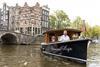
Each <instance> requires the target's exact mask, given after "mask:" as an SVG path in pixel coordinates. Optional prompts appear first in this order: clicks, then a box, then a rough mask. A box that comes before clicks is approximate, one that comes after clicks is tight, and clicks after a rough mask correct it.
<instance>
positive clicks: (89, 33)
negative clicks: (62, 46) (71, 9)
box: [49, 10, 100, 38]
mask: <svg viewBox="0 0 100 67" xmlns="http://www.w3.org/2000/svg"><path fill="white" fill-rule="evenodd" d="M49 22H50V28H53V29H61V28H67V27H71V28H76V29H79V30H81V29H82V27H83V23H84V21H83V20H82V18H81V17H79V16H78V17H76V19H75V20H74V21H73V22H72V23H71V22H70V19H69V17H68V15H67V14H66V13H65V12H64V11H63V10H56V11H55V12H54V14H52V15H50V17H49ZM85 27H86V31H85V32H83V33H82V34H83V35H84V36H85V37H89V38H94V37H97V38H98V37H99V36H100V26H97V25H96V26H94V27H91V26H90V25H89V24H88V23H87V22H85Z"/></svg>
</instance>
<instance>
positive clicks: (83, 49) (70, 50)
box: [41, 39, 89, 63]
mask: <svg viewBox="0 0 100 67" xmlns="http://www.w3.org/2000/svg"><path fill="white" fill-rule="evenodd" d="M88 42H89V39H84V40H72V41H68V42H57V43H49V44H42V45H41V51H42V52H43V53H44V54H46V55H52V56H58V57H61V58H65V59H72V60H76V61H82V62H84V63H86V60H87V46H88ZM54 44H57V45H58V46H67V48H66V51H62V53H61V55H59V54H54V53H50V52H48V51H46V49H47V47H49V46H48V45H54Z"/></svg>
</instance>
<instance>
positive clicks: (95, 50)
mask: <svg viewBox="0 0 100 67" xmlns="http://www.w3.org/2000/svg"><path fill="white" fill-rule="evenodd" d="M87 67H100V44H92V45H90V47H89V48H88V62H87Z"/></svg>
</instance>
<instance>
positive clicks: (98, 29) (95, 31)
mask: <svg viewBox="0 0 100 67" xmlns="http://www.w3.org/2000/svg"><path fill="white" fill-rule="evenodd" d="M99 36H100V26H97V25H96V26H94V27H93V28H92V37H97V39H98V37H99Z"/></svg>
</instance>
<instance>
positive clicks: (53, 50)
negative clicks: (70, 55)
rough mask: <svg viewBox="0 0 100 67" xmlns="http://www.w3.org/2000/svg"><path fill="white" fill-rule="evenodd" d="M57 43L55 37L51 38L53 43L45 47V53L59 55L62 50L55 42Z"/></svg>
mask: <svg viewBox="0 0 100 67" xmlns="http://www.w3.org/2000/svg"><path fill="white" fill-rule="evenodd" d="M56 41H57V38H56V37H55V36H52V37H51V43H53V44H51V45H49V46H48V47H47V49H46V50H47V51H48V52H50V53H54V54H60V53H61V50H62V48H61V47H59V46H58V45H57V44H56V43H55V42H56Z"/></svg>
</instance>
